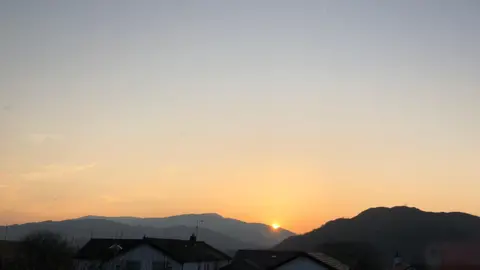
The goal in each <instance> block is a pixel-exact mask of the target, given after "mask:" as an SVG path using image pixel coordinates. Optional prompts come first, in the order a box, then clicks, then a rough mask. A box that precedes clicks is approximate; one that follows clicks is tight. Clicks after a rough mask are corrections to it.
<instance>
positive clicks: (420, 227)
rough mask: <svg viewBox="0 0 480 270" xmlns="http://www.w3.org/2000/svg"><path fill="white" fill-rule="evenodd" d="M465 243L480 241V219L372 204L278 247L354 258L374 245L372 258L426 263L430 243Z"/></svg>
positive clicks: (383, 261)
mask: <svg viewBox="0 0 480 270" xmlns="http://www.w3.org/2000/svg"><path fill="white" fill-rule="evenodd" d="M464 241H479V242H480V218H479V217H477V216H473V215H470V214H465V213H458V212H453V213H435V212H425V211H422V210H420V209H417V208H413V207H406V206H397V207H391V208H387V207H377V208H371V209H368V210H365V211H363V212H361V213H360V214H358V215H357V216H355V217H354V218H351V219H337V220H334V221H331V222H327V223H326V224H325V225H323V226H322V227H320V228H318V229H316V230H313V231H311V232H309V233H307V234H304V235H299V236H293V237H289V238H287V239H286V240H284V241H283V242H282V243H280V244H279V245H278V246H276V248H277V249H281V250H292V249H296V250H306V251H317V250H318V251H321V252H325V253H327V254H329V252H330V253H331V254H333V255H335V254H337V253H338V254H340V255H338V256H336V257H338V258H341V259H344V260H345V261H349V260H350V259H351V260H352V261H355V258H358V257H359V256H360V257H362V256H364V255H363V252H364V250H367V251H368V249H369V248H367V247H368V246H371V248H370V249H371V252H372V255H371V257H372V258H377V259H378V263H379V264H382V265H387V264H389V263H390V262H391V260H392V256H393V254H395V253H396V252H400V254H401V255H402V257H403V258H404V259H406V260H407V261H410V262H412V263H413V262H417V263H422V262H423V261H422V260H423V259H424V255H425V252H426V250H427V248H428V247H429V246H430V245H432V244H434V243H457V242H460V243H461V242H464ZM355 243H362V244H361V245H357V244H355ZM350 253H351V254H350ZM369 256H370V255H369ZM352 258H353V259H352ZM377 259H375V260H377ZM366 269H374V268H371V267H366Z"/></svg>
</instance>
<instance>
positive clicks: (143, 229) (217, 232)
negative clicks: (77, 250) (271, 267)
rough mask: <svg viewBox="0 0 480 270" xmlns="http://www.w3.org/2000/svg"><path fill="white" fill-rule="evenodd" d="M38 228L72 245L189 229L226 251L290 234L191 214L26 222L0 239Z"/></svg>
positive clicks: (181, 234)
mask: <svg viewBox="0 0 480 270" xmlns="http://www.w3.org/2000/svg"><path fill="white" fill-rule="evenodd" d="M197 221H198V222H199V227H198V230H197V228H196V225H197ZM200 221H201V222H200ZM42 230H48V231H52V232H56V233H59V234H61V235H63V236H65V237H67V238H69V239H71V240H72V241H74V244H75V245H76V246H82V245H83V244H85V243H86V242H87V241H88V239H90V238H92V237H93V238H140V237H143V236H148V237H159V238H174V239H188V238H189V237H190V235H191V234H192V233H197V232H198V237H197V239H198V240H200V241H206V242H208V243H209V244H211V245H212V246H214V247H216V248H218V249H221V250H224V251H226V252H230V251H231V252H233V251H235V250H238V249H251V248H269V247H271V246H273V245H275V244H278V243H280V242H281V241H282V240H284V239H285V238H287V237H289V236H292V235H294V233H292V232H290V231H288V230H284V229H281V228H279V229H277V230H273V229H272V228H271V227H270V226H268V225H265V224H259V223H247V222H243V221H240V220H235V219H230V218H224V217H222V216H220V215H218V214H191V215H179V216H172V217H166V218H136V217H100V216H86V217H81V218H78V219H71V220H64V221H44V222H35V223H26V224H20V225H12V226H9V227H8V230H1V232H0V239H4V238H5V234H6V233H7V234H8V235H7V238H8V239H9V240H20V239H21V238H22V237H24V236H26V235H27V234H28V233H30V232H34V231H42Z"/></svg>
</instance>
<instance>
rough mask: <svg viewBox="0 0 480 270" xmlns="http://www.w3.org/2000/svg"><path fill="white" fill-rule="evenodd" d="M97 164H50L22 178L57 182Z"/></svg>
mask: <svg viewBox="0 0 480 270" xmlns="http://www.w3.org/2000/svg"><path fill="white" fill-rule="evenodd" d="M96 165H97V164H96V163H90V164H85V165H65V164H50V165H47V166H43V167H40V168H38V170H35V171H31V172H28V173H24V174H22V177H23V178H24V179H26V180H32V181H35V180H55V179H59V178H64V177H68V176H72V175H74V174H76V173H80V172H83V171H85V170H88V169H91V168H93V167H95V166H96Z"/></svg>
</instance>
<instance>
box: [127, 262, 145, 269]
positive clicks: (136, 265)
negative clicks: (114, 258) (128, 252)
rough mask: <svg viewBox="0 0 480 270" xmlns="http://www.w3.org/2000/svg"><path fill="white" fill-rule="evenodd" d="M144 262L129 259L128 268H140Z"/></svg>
mask: <svg viewBox="0 0 480 270" xmlns="http://www.w3.org/2000/svg"><path fill="white" fill-rule="evenodd" d="M141 268H142V263H141V262H140V261H127V263H126V270H140V269H141Z"/></svg>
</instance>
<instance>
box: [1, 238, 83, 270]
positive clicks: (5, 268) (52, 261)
mask: <svg viewBox="0 0 480 270" xmlns="http://www.w3.org/2000/svg"><path fill="white" fill-rule="evenodd" d="M10 248H11V249H13V250H10V253H11V254H13V255H12V256H11V257H9V258H2V263H1V264H2V265H1V266H0V269H1V270H67V269H68V270H70V269H72V267H73V257H74V254H75V248H74V247H73V246H72V245H71V243H69V242H68V241H67V240H66V239H65V238H63V237H62V236H61V235H59V234H56V233H52V232H49V231H39V232H34V233H31V234H29V235H27V236H25V237H24V238H23V239H22V240H21V241H19V242H18V243H15V245H11V247H10Z"/></svg>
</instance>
